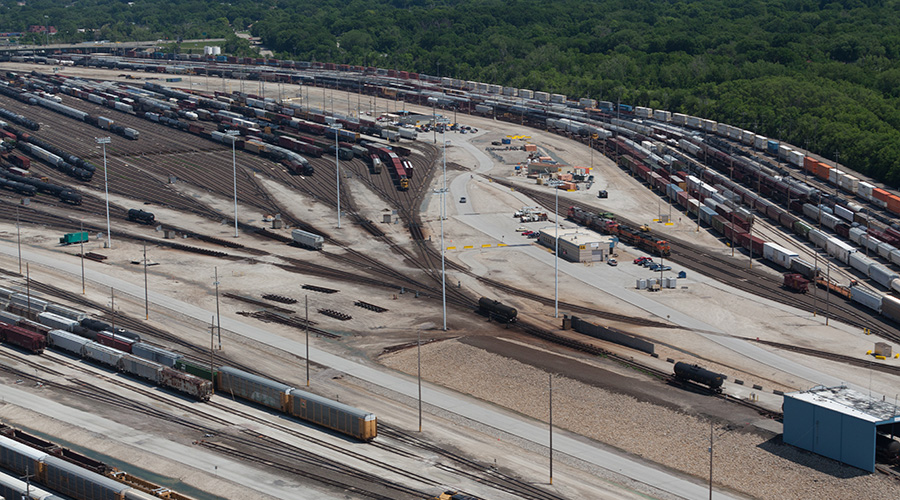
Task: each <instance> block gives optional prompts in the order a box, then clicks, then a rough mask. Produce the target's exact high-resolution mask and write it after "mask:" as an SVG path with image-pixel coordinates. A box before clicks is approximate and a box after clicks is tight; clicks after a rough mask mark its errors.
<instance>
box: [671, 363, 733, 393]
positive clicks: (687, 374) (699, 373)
mask: <svg viewBox="0 0 900 500" xmlns="http://www.w3.org/2000/svg"><path fill="white" fill-rule="evenodd" d="M675 378H676V379H677V380H679V381H682V382H694V383H697V384H700V385H705V386H707V387H709V388H710V389H711V390H713V391H715V392H716V393H721V392H722V384H723V383H724V381H725V378H726V376H725V375H722V374H721V373H715V372H712V371H709V370H707V369H706V368H703V367H701V366H700V365H691V364H688V363H684V362H681V361H679V362H678V363H675Z"/></svg>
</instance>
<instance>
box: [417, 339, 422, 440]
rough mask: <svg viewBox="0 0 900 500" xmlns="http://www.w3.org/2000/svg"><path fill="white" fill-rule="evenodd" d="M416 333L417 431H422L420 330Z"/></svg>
mask: <svg viewBox="0 0 900 500" xmlns="http://www.w3.org/2000/svg"><path fill="white" fill-rule="evenodd" d="M416 335H417V336H416V366H417V368H416V379H417V380H418V384H419V432H422V330H418V331H417V332H416Z"/></svg>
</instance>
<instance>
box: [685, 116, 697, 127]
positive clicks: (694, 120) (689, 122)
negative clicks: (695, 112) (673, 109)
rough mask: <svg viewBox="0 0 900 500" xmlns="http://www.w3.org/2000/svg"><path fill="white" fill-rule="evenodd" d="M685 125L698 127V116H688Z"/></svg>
mask: <svg viewBox="0 0 900 500" xmlns="http://www.w3.org/2000/svg"><path fill="white" fill-rule="evenodd" d="M687 126H688V127H691V128H700V118H697V117H696V116H688V117H687Z"/></svg>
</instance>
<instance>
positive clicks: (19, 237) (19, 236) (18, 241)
mask: <svg viewBox="0 0 900 500" xmlns="http://www.w3.org/2000/svg"><path fill="white" fill-rule="evenodd" d="M81 225H82V226H84V223H83V222H82V223H81ZM16 247H18V249H19V274H20V275H21V274H22V233H21V231H20V230H19V206H18V205H16ZM81 248H82V252H81V253H82V255H84V251H83V249H84V244H83V243H82V244H81Z"/></svg>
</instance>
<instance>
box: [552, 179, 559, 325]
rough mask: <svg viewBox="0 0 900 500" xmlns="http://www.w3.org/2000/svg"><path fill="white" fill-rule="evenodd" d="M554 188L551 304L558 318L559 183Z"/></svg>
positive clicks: (554, 315)
mask: <svg viewBox="0 0 900 500" xmlns="http://www.w3.org/2000/svg"><path fill="white" fill-rule="evenodd" d="M554 187H555V188H556V205H555V208H554V211H555V212H556V213H555V214H554V217H553V218H554V219H555V220H556V237H555V238H554V240H555V245H556V248H555V250H554V252H553V262H554V268H555V278H554V280H553V283H554V288H553V289H554V295H555V297H556V298H555V299H554V302H553V304H554V306H553V317H554V318H558V317H559V183H558V182H557V184H555V185H554Z"/></svg>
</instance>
